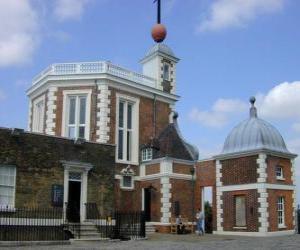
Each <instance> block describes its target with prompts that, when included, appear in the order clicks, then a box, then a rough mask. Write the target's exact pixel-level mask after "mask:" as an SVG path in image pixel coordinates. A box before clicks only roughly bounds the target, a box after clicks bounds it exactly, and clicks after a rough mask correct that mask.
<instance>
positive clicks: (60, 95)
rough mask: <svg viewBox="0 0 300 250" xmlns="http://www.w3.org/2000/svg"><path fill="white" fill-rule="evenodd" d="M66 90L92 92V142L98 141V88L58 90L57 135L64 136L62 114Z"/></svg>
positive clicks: (66, 88)
mask: <svg viewBox="0 0 300 250" xmlns="http://www.w3.org/2000/svg"><path fill="white" fill-rule="evenodd" d="M64 90H92V96H91V110H90V112H91V120H90V140H91V141H96V139H97V138H96V125H97V124H96V120H95V119H96V117H97V109H96V107H97V101H96V100H97V99H96V98H97V97H96V96H97V94H98V90H97V88H96V87H79V86H78V87H64V88H58V90H57V92H56V95H57V100H56V119H55V122H56V124H55V135H57V136H61V135H62V131H61V129H62V120H63V117H62V115H63V114H62V112H63V105H64V104H63V99H64V96H63V91H64Z"/></svg>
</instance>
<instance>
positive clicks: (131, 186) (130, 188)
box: [120, 175, 134, 190]
mask: <svg viewBox="0 0 300 250" xmlns="http://www.w3.org/2000/svg"><path fill="white" fill-rule="evenodd" d="M125 177H130V178H131V185H130V187H128V186H125V185H124V178H125ZM120 183H121V188H122V189H127V190H133V189H134V176H133V175H122V179H121V181H120Z"/></svg>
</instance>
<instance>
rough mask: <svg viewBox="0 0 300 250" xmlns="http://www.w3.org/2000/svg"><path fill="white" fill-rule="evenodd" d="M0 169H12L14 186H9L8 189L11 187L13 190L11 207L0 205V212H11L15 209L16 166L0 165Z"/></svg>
mask: <svg viewBox="0 0 300 250" xmlns="http://www.w3.org/2000/svg"><path fill="white" fill-rule="evenodd" d="M1 167H9V168H13V169H14V181H13V182H14V185H13V186H9V187H12V188H13V189H14V190H13V197H12V204H11V205H2V204H0V210H6V211H10V210H12V211H13V210H14V209H15V198H16V179H17V168H16V166H13V165H0V168H1ZM1 186H4V187H7V186H8V185H1Z"/></svg>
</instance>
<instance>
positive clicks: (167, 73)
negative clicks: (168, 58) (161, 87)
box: [163, 63, 170, 81]
mask: <svg viewBox="0 0 300 250" xmlns="http://www.w3.org/2000/svg"><path fill="white" fill-rule="evenodd" d="M163 79H164V80H165V81H170V64H168V63H164V66H163Z"/></svg>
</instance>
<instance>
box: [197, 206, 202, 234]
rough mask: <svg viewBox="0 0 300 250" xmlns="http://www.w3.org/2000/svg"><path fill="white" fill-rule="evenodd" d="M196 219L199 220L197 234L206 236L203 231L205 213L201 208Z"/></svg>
mask: <svg viewBox="0 0 300 250" xmlns="http://www.w3.org/2000/svg"><path fill="white" fill-rule="evenodd" d="M196 219H197V232H198V235H200V234H201V235H204V230H203V221H204V213H203V212H202V211H201V209H200V208H198V212H197V214H196Z"/></svg>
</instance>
